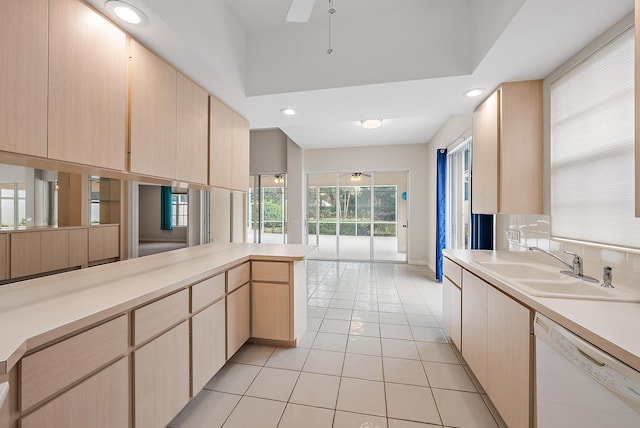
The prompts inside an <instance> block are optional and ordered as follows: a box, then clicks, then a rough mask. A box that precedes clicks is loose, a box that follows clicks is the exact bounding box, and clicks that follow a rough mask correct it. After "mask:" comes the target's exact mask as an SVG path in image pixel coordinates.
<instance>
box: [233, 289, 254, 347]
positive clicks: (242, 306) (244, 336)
mask: <svg viewBox="0 0 640 428" xmlns="http://www.w3.org/2000/svg"><path fill="white" fill-rule="evenodd" d="M250 304H251V301H250V299H249V283H246V284H245V285H243V286H241V287H239V288H237V289H236V290H234V291H233V292H232V293H230V294H229V295H227V359H229V358H231V357H232V356H233V354H235V353H236V352H237V351H238V349H240V347H241V346H242V345H244V343H245V342H246V341H247V340H249V337H250V335H251V324H250V322H251V309H250V308H251V306H250Z"/></svg>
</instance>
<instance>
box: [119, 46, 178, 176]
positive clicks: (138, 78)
mask: <svg viewBox="0 0 640 428" xmlns="http://www.w3.org/2000/svg"><path fill="white" fill-rule="evenodd" d="M130 55H131V148H130V151H131V172H134V173H138V174H145V175H151V176H154V177H163V178H170V179H173V178H175V176H176V160H175V158H176V80H177V73H176V70H175V69H174V68H173V67H171V66H170V65H169V64H167V63H166V62H164V61H163V60H162V59H160V58H158V57H157V56H156V55H154V54H153V53H152V52H150V51H148V50H147V49H146V48H144V47H143V46H142V45H140V44H139V43H138V42H136V41H135V40H131V45H130Z"/></svg>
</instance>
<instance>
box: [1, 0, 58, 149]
mask: <svg viewBox="0 0 640 428" xmlns="http://www.w3.org/2000/svg"><path fill="white" fill-rule="evenodd" d="M48 10H49V2H48V1H47V0H20V1H2V2H0V64H2V67H0V104H1V105H2V106H3V107H2V114H0V150H5V151H9V152H15V153H23V154H28V155H33V156H40V157H45V156H47V67H48V64H47V55H48V53H47V52H48V51H47V49H48V46H47V39H48V37H47V31H48V18H49V16H48Z"/></svg>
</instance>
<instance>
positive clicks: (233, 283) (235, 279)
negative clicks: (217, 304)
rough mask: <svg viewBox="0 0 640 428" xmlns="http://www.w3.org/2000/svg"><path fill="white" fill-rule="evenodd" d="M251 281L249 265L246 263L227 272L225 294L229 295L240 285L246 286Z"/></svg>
mask: <svg viewBox="0 0 640 428" xmlns="http://www.w3.org/2000/svg"><path fill="white" fill-rule="evenodd" d="M250 279H251V269H250V263H249V262H246V263H243V264H241V265H240V266H236V267H234V268H233V269H229V270H228V271H227V293H231V292H232V291H233V290H235V289H236V288H238V287H240V286H241V285H244V284H246V283H247V282H249V280H250Z"/></svg>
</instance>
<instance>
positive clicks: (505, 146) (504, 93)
mask: <svg viewBox="0 0 640 428" xmlns="http://www.w3.org/2000/svg"><path fill="white" fill-rule="evenodd" d="M472 165H473V166H472V205H473V209H472V211H473V212H474V213H477V214H494V213H512V214H516V213H517V214H539V213H542V80H532V81H524V82H510V83H503V84H502V85H501V86H500V87H499V88H498V89H496V91H495V92H494V93H493V94H491V96H489V98H487V99H486V100H485V101H484V102H483V103H482V104H480V106H478V108H477V109H476V110H475V112H474V113H473V164H472Z"/></svg>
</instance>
